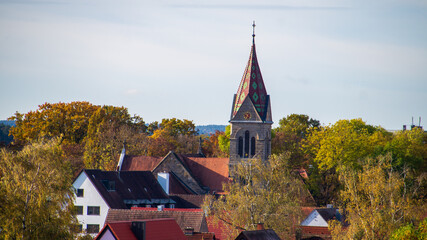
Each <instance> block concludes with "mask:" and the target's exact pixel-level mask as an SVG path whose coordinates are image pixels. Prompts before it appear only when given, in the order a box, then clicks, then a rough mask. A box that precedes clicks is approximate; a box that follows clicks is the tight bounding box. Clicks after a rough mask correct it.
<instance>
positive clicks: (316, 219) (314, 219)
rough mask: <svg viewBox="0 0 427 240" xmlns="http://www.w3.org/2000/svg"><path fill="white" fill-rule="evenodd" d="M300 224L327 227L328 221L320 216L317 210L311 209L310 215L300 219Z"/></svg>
mask: <svg viewBox="0 0 427 240" xmlns="http://www.w3.org/2000/svg"><path fill="white" fill-rule="evenodd" d="M301 226H311V227H327V226H328V223H327V222H326V221H325V220H324V219H323V218H322V216H321V215H320V214H319V212H317V211H316V210H313V211H312V212H311V213H310V215H308V217H307V218H306V219H304V221H302V223H301Z"/></svg>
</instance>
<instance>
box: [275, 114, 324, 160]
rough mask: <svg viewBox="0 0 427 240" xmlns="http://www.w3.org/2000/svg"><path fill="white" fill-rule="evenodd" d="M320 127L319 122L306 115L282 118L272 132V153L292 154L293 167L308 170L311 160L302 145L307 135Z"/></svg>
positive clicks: (292, 115)
mask: <svg viewBox="0 0 427 240" xmlns="http://www.w3.org/2000/svg"><path fill="white" fill-rule="evenodd" d="M319 126H320V123H319V121H318V120H315V119H312V118H310V117H309V116H307V115H304V114H291V115H288V116H287V117H285V118H282V119H281V120H280V121H279V126H278V127H277V128H274V129H273V131H272V132H273V134H272V136H273V138H272V140H271V152H272V153H273V154H280V153H284V152H290V154H291V159H292V162H291V164H292V166H293V167H295V168H298V167H304V168H307V167H308V163H309V158H308V156H307V154H306V153H305V152H304V151H303V149H302V143H303V140H304V139H305V138H306V136H307V133H308V132H309V131H310V130H312V129H314V128H318V127H319Z"/></svg>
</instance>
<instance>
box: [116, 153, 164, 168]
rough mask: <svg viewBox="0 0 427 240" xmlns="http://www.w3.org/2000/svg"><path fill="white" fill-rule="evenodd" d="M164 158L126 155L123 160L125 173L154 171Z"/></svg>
mask: <svg viewBox="0 0 427 240" xmlns="http://www.w3.org/2000/svg"><path fill="white" fill-rule="evenodd" d="M162 160H163V158H161V157H151V156H130V155H126V156H125V158H124V160H123V166H122V170H123V171H152V170H153V169H154V168H155V167H156V166H157V165H158V164H159V163H160V162H161V161H162Z"/></svg>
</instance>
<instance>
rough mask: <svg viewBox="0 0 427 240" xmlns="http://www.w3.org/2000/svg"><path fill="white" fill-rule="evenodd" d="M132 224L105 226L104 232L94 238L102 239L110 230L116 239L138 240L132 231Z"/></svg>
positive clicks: (113, 223) (115, 223) (114, 223)
mask: <svg viewBox="0 0 427 240" xmlns="http://www.w3.org/2000/svg"><path fill="white" fill-rule="evenodd" d="M131 225H132V222H112V223H109V224H105V225H104V227H103V228H102V230H101V231H100V232H99V233H98V235H97V236H96V237H95V238H94V240H98V239H101V238H102V236H103V235H104V234H105V232H106V231H108V230H110V231H111V233H112V234H113V235H114V237H115V238H116V239H118V240H120V239H129V240H137V238H136V237H135V235H134V234H133V232H132V230H131Z"/></svg>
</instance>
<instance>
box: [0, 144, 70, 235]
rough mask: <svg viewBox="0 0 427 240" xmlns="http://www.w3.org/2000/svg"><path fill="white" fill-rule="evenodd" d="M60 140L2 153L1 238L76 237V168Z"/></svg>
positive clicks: (0, 182)
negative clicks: (65, 159)
mask: <svg viewBox="0 0 427 240" xmlns="http://www.w3.org/2000/svg"><path fill="white" fill-rule="evenodd" d="M63 157H64V155H63V151H62V149H61V148H60V147H59V139H57V138H55V139H53V140H51V141H48V142H35V143H33V144H31V145H28V146H26V147H24V148H23V149H22V150H21V151H19V152H17V153H13V152H10V151H7V150H5V149H2V150H1V152H0V159H1V161H0V176H1V181H0V192H1V194H0V195H1V197H0V201H1V203H0V206H1V207H0V228H1V229H2V231H1V232H0V238H5V239H73V232H72V227H73V225H74V224H75V223H76V222H75V218H74V217H73V212H72V210H73V198H74V193H73V190H72V171H71V167H70V165H69V164H67V163H64V162H63Z"/></svg>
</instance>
